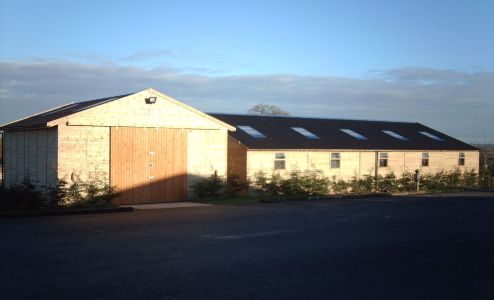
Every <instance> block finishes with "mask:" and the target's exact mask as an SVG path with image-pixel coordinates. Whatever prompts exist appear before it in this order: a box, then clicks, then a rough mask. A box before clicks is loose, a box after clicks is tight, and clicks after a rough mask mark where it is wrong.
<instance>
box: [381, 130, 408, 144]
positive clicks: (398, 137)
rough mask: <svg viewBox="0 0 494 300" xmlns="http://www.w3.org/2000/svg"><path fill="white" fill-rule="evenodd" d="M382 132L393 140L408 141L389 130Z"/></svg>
mask: <svg viewBox="0 0 494 300" xmlns="http://www.w3.org/2000/svg"><path fill="white" fill-rule="evenodd" d="M382 132H384V133H385V134H387V135H390V136H392V137H394V138H395V139H399V140H400V141H408V139H407V138H406V137H404V136H402V135H401V134H398V133H396V132H394V131H391V130H383V131H382Z"/></svg>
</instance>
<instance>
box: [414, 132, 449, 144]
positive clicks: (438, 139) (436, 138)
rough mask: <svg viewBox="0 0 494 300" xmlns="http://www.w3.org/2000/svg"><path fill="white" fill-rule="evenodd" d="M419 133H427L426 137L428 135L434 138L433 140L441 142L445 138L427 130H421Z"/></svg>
mask: <svg viewBox="0 0 494 300" xmlns="http://www.w3.org/2000/svg"><path fill="white" fill-rule="evenodd" d="M419 133H420V134H422V135H425V136H426V137H428V138H431V139H433V140H436V141H439V142H442V141H444V139H443V138H440V137H438V136H436V135H433V134H432V133H429V132H427V131H419Z"/></svg>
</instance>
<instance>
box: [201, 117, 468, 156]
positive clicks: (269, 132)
mask: <svg viewBox="0 0 494 300" xmlns="http://www.w3.org/2000/svg"><path fill="white" fill-rule="evenodd" d="M210 115H211V116H213V117H215V118H217V119H220V120H222V121H223V122H225V123H228V124H230V125H232V126H235V127H236V126H250V127H252V128H254V129H255V130H257V131H259V132H260V133H261V134H263V135H265V138H254V137H252V136H250V135H249V134H247V133H246V132H244V131H242V130H237V131H235V132H229V134H230V135H231V136H232V137H233V138H235V139H236V140H238V141H240V142H241V143H242V144H243V145H245V146H246V147H247V148H249V149H286V150H289V149H293V150H295V149H369V150H378V149H386V150H477V148H475V147H473V146H471V145H469V144H466V143H464V142H462V141H460V140H457V139H455V138H453V137H450V136H448V135H446V134H444V133H441V132H439V131H437V130H434V129H432V128H430V127H427V126H425V125H422V124H420V123H407V122H390V121H364V120H341V119H318V118H300V117H275V116H253V115H231V114H215V113H213V114H210ZM292 127H301V128H304V129H306V130H307V131H309V132H311V133H313V134H314V135H316V136H317V137H319V138H318V139H310V138H307V137H305V136H304V135H302V134H300V133H299V132H297V131H295V130H293V129H292ZM341 129H350V130H352V131H354V132H356V133H358V134H360V135H362V136H364V137H365V138H366V139H357V138H355V137H354V136H351V135H349V134H347V133H345V132H344V131H342V130H341ZM383 130H389V131H392V132H394V133H397V134H399V135H401V136H403V137H405V138H406V139H407V140H403V139H398V138H396V137H393V136H391V135H389V134H386V133H385V132H383ZM421 131H423V132H428V133H430V134H433V135H435V136H437V137H439V138H441V139H442V141H439V140H436V139H432V138H430V137H427V136H425V135H423V134H421V133H420V132H421Z"/></svg>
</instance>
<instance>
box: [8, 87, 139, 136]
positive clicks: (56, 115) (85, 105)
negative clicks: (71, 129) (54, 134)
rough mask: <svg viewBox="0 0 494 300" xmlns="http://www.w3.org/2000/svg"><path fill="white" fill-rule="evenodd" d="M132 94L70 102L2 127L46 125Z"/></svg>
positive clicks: (20, 127)
mask: <svg viewBox="0 0 494 300" xmlns="http://www.w3.org/2000/svg"><path fill="white" fill-rule="evenodd" d="M129 95H132V94H126V95H120V96H113V97H106V98H101V99H95V100H89V101H83V102H76V103H69V104H66V105H63V106H61V107H57V108H54V109H51V110H48V111H44V112H42V113H39V114H36V115H33V116H30V117H27V118H25V119H21V120H18V121H15V122H12V123H8V124H6V125H4V126H2V127H1V129H23V128H38V127H45V126H46V123H48V122H51V121H53V120H56V119H60V118H63V117H66V116H68V115H71V114H74V113H76V112H79V111H83V110H86V109H89V108H92V107H95V106H98V105H101V104H103V103H107V102H110V101H114V100H117V99H120V98H123V97H126V96H129Z"/></svg>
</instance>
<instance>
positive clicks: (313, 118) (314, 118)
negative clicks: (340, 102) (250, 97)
mask: <svg viewBox="0 0 494 300" xmlns="http://www.w3.org/2000/svg"><path fill="white" fill-rule="evenodd" d="M207 114H208V115H224V116H240V117H257V118H280V119H281V118H283V119H310V120H338V121H359V122H387V123H406V124H420V123H418V122H412V121H390V120H368V119H367V120H366V119H349V118H322V117H302V116H261V115H250V114H231V113H210V112H207Z"/></svg>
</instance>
